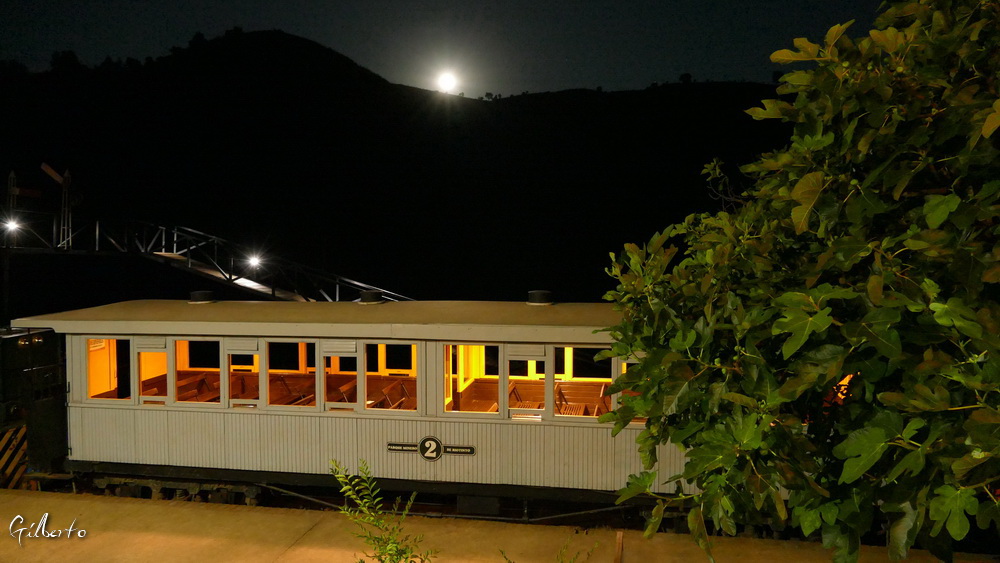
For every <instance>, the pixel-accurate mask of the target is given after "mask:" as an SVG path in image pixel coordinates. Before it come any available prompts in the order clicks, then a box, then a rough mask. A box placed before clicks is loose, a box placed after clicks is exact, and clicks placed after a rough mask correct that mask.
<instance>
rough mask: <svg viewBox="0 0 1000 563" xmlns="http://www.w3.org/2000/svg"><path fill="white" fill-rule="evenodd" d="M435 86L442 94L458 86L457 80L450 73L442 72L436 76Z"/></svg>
mask: <svg viewBox="0 0 1000 563" xmlns="http://www.w3.org/2000/svg"><path fill="white" fill-rule="evenodd" d="M437 84H438V89H439V90H441V91H442V92H451V91H452V90H454V89H455V86H458V79H457V78H455V75H454V74H452V73H450V72H443V73H441V75H440V76H438V80H437Z"/></svg>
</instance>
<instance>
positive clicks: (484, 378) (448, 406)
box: [444, 344, 500, 412]
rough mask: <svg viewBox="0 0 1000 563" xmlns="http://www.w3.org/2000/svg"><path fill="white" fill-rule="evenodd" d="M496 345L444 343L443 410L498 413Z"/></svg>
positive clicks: (498, 354)
mask: <svg viewBox="0 0 1000 563" xmlns="http://www.w3.org/2000/svg"><path fill="white" fill-rule="evenodd" d="M499 357H500V347H499V346H477V345H467V344H446V345H445V347H444V358H445V369H444V410H445V411H448V412H498V411H499V398H500V393H499V389H498V384H499V380H500V371H499Z"/></svg>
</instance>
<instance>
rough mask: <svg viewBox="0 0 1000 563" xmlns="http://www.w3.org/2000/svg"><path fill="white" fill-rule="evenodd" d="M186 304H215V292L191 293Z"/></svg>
mask: <svg viewBox="0 0 1000 563" xmlns="http://www.w3.org/2000/svg"><path fill="white" fill-rule="evenodd" d="M188 303H190V304H192V305H198V304H203V303H215V292H212V291H192V292H191V300H190V301H188Z"/></svg>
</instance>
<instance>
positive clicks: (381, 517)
mask: <svg viewBox="0 0 1000 563" xmlns="http://www.w3.org/2000/svg"><path fill="white" fill-rule="evenodd" d="M330 472H331V473H333V474H334V476H335V477H336V478H337V481H338V482H339V483H340V486H341V487H340V492H341V493H343V495H344V498H346V499H347V500H348V504H347V505H345V506H343V507H341V508H340V512H341V513H343V514H346V515H347V517H348V518H350V519H351V521H352V522H354V524H356V525H357V526H358V528H359V529H360V530H361V531H360V532H355V533H354V535H355V536H357V537H359V538H361V539H362V540H364V542H365V543H366V544H367V545H368V546H369V547H370V548H371V549H372V553H365V557H368V558H370V559H371V560H374V561H379V562H381V563H428V562H429V561H431V558H432V557H433V556H434V555H435V553H437V552H436V551H434V550H427V551H424V552H422V553H418V550H419V548H420V542H421V541H423V539H424V538H423V536H421V535H417V536H411V535H409V534H403V520H405V519H406V517H407V515H409V513H410V507H411V506H413V499H415V498H416V496H417V493H413V494H411V495H410V499H409V500H408V501H406V505H405V506H404V507H403V510H402V512H400V511H399V503H400V499H399V498H398V497H397V498H396V500H395V502H393V504H392V510H391V511H390V512H388V513H386V512H385V511H384V510H382V497H381V495H380V493H381V491H380V490H379V488H378V483H376V482H375V478H374V477H372V474H371V470H370V469H369V467H368V463H367V462H365V461H364V460H361V461H359V462H358V473H359V474H358V475H351V474H349V473H348V471H347V469H346V468H345V467H343V466H342V465H340V463H339V462H338V461H336V460H332V461H331V462H330ZM364 561H365V560H364V559H358V563H363V562H364Z"/></svg>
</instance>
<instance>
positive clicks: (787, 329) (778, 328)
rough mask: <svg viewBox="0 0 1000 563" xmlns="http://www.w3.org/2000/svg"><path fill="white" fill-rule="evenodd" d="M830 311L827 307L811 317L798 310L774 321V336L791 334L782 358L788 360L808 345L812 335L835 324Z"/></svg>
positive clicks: (787, 311)
mask: <svg viewBox="0 0 1000 563" xmlns="http://www.w3.org/2000/svg"><path fill="white" fill-rule="evenodd" d="M830 311H831V309H830V308H829V307H826V308H825V309H823V310H822V311H819V312H817V313H816V314H815V315H810V314H808V313H806V312H805V311H801V310H797V309H789V310H785V311H784V315H785V316H784V317H782V318H780V319H778V320H776V321H774V324H773V325H772V327H771V332H772V334H782V333H789V337H788V339H787V340H785V344H784V345H783V346H782V347H781V354H782V357H783V358H784V359H786V360H787V359H788V358H790V357H791V356H792V354H794V353H795V352H796V351H797V350H798V349H799V348H801V347H802V345H803V344H805V343H806V340H808V339H809V335H810V334H813V333H814V332H822V331H824V330H826V329H827V327H829V326H830V323H831V322H833V318H831V317H830Z"/></svg>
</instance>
